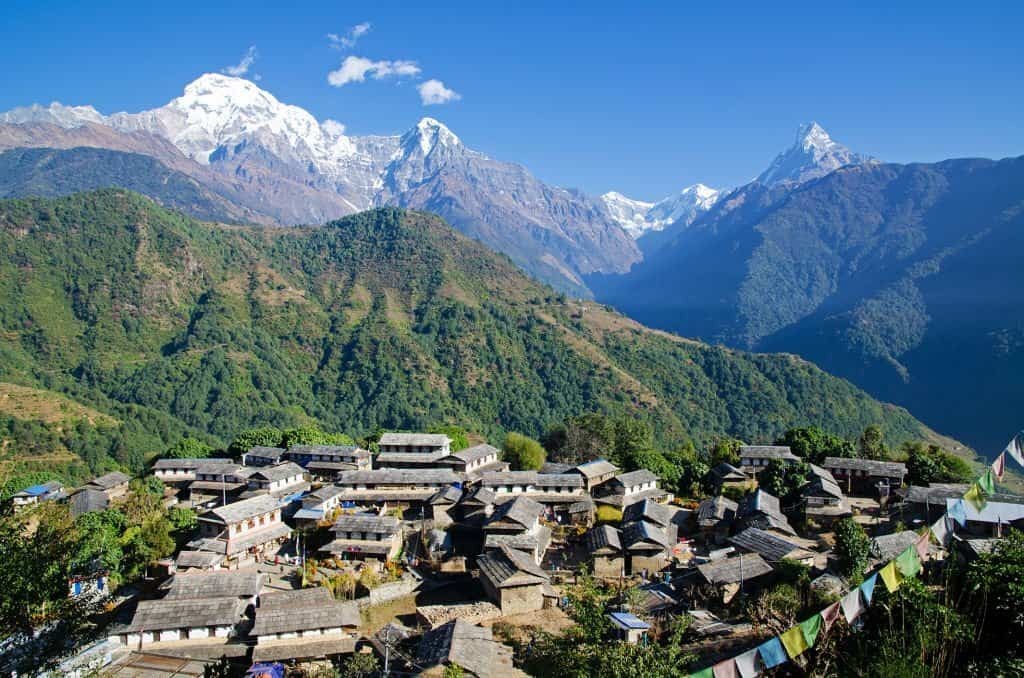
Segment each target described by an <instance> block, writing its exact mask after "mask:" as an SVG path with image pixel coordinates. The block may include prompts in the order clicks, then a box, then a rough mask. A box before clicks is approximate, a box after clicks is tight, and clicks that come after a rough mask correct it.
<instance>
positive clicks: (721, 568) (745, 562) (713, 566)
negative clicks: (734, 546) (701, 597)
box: [697, 553, 773, 604]
mask: <svg viewBox="0 0 1024 678" xmlns="http://www.w3.org/2000/svg"><path fill="white" fill-rule="evenodd" d="M697 572H698V574H699V576H700V578H701V580H702V581H703V582H704V583H705V584H706V585H708V586H709V587H711V589H712V590H713V591H714V592H715V596H716V597H718V598H719V599H720V600H721V602H722V603H723V604H728V602H729V601H730V600H732V599H733V597H734V596H735V595H736V594H737V593H739V592H740V589H741V587H742V589H743V590H744V591H749V589H750V586H749V584H750V582H755V583H756V585H760V584H761V583H762V581H761V580H763V579H764V578H767V577H768V576H769V575H771V574H772V572H773V570H772V566H771V565H769V564H768V563H766V562H765V560H764V558H762V557H761V556H759V555H758V554H756V553H752V554H749V555H743V554H740V555H738V556H735V557H733V558H721V559H719V560H713V561H711V562H710V563H705V564H703V565H698V566H697Z"/></svg>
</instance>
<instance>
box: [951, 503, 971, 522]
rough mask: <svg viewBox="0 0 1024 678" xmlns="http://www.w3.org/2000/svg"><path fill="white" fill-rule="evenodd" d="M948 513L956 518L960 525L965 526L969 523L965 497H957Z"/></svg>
mask: <svg viewBox="0 0 1024 678" xmlns="http://www.w3.org/2000/svg"><path fill="white" fill-rule="evenodd" d="M948 513H949V517H950V518H952V519H953V520H955V521H956V522H957V524H959V525H960V527H963V526H965V525H966V524H967V507H966V506H964V500H963V499H957V500H956V501H955V502H953V504H952V505H951V506H950V507H949V511H948Z"/></svg>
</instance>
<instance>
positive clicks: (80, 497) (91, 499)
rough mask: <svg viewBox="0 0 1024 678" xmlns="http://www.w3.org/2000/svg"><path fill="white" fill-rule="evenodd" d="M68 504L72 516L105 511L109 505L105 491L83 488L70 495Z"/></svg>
mask: <svg viewBox="0 0 1024 678" xmlns="http://www.w3.org/2000/svg"><path fill="white" fill-rule="evenodd" d="M68 504H69V505H70V509H71V515H72V517H74V518H77V517H78V516H80V515H83V514H86V513H92V512H93V511H105V510H106V509H107V506H109V505H110V498H109V497H107V495H106V493H105V492H102V491H100V490H93V489H89V488H85V489H82V490H79V491H78V492H75V493H74V494H73V495H71V498H70V499H69V500H68Z"/></svg>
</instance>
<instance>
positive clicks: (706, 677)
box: [690, 666, 715, 678]
mask: <svg viewBox="0 0 1024 678" xmlns="http://www.w3.org/2000/svg"><path fill="white" fill-rule="evenodd" d="M690 678H715V673H714V671H713V670H712V669H711V667H710V666H709V667H707V668H706V669H701V670H700V671H695V672H693V673H691V674H690Z"/></svg>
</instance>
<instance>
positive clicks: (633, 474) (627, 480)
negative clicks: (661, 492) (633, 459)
mask: <svg viewBox="0 0 1024 678" xmlns="http://www.w3.org/2000/svg"><path fill="white" fill-rule="evenodd" d="M615 480H617V481H619V483H621V484H622V486H623V487H636V486H637V485H642V484H643V483H651V482H656V481H657V480H658V476H656V475H654V474H653V473H651V472H650V471H648V470H647V469H645V468H640V469H637V470H635V471H630V472H629V473H620V474H619V475H617V476H615Z"/></svg>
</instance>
